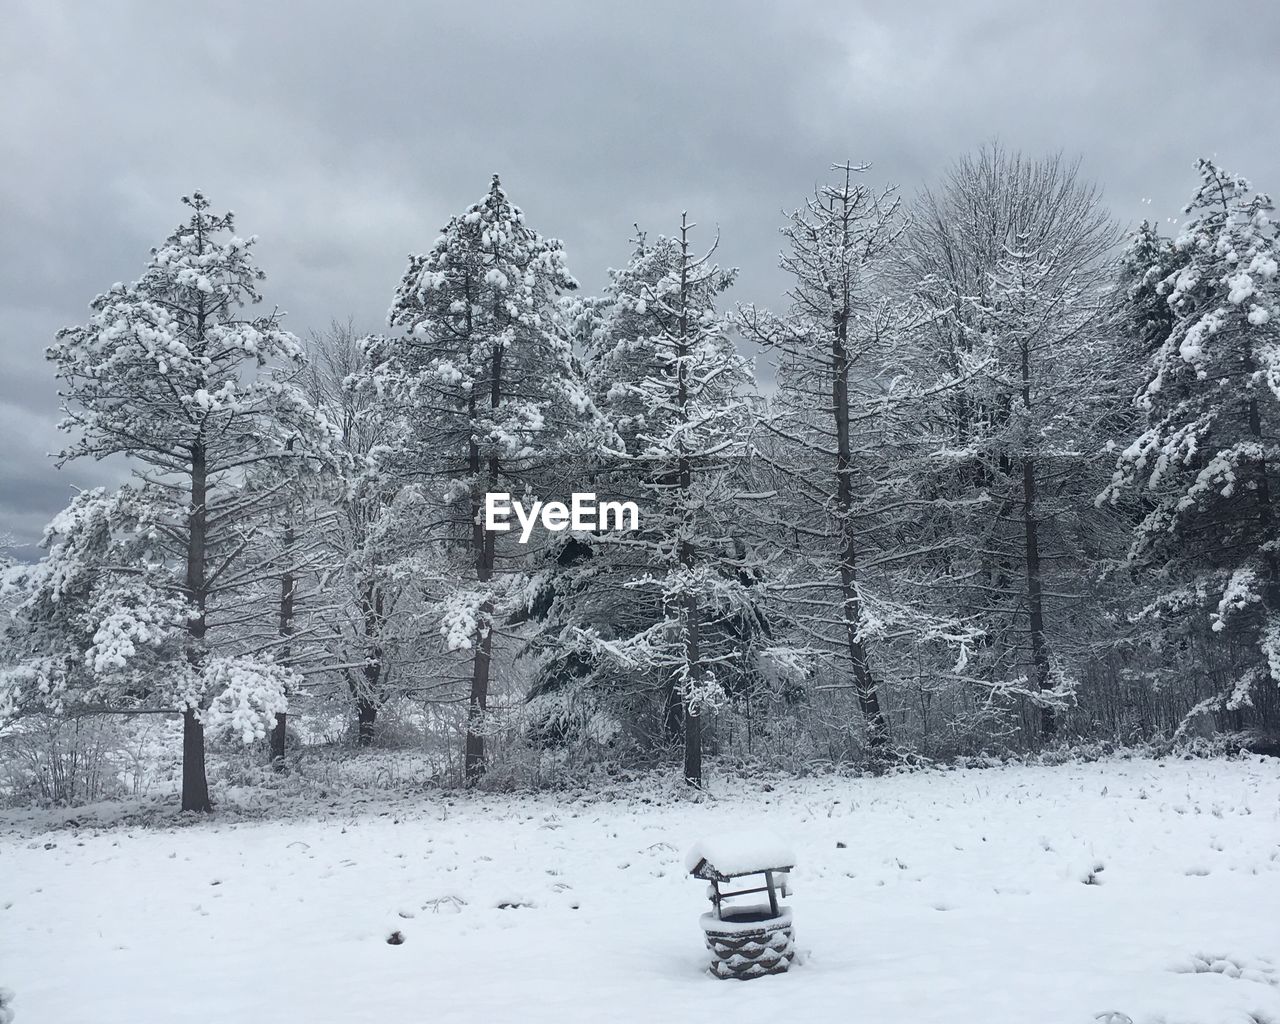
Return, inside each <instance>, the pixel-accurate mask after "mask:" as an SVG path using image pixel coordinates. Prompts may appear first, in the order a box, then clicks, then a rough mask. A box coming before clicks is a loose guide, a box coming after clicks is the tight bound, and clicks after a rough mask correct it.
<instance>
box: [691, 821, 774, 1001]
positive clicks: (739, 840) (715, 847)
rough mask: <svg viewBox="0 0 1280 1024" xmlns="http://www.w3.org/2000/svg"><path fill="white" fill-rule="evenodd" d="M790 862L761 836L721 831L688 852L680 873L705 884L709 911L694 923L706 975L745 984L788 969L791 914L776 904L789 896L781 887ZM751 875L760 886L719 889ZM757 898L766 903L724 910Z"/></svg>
mask: <svg viewBox="0 0 1280 1024" xmlns="http://www.w3.org/2000/svg"><path fill="white" fill-rule="evenodd" d="M795 862H796V858H795V854H794V853H793V852H792V850H791V847H790V846H788V845H787V844H786V843H784V842H783V841H782V840H780V839H779V838H778V837H777V836H774V835H771V834H769V833H767V832H758V831H740V832H724V833H721V834H719V835H718V836H715V837H712V838H709V839H701V840H699V841H698V842H696V843H694V844H693V846H692V847H690V849H689V852H688V853H687V854H686V855H685V861H684V866H685V870H686V871H688V872H689V873H690V874H691V875H692V876H693V877H694V878H701V879H704V880H705V881H707V882H710V883H711V884H710V885H709V886H708V887H707V897H708V898H709V899H710V900H711V904H712V907H713V909H712V910H711V911H710V912H708V913H706V914H703V915H702V917H701V919H700V923H701V925H702V932H703V935H704V936H705V937H706V942H707V948H708V949H710V950H711V954H712V959H711V967H710V970H711V973H712V974H714V975H715V976H716V977H717V978H736V979H738V980H741V981H746V980H747V979H749V978H758V977H761V976H763V975H766V974H782V973H783V972H785V971H786V970H787V969H788V968H790V966H791V963H792V961H793V960H794V959H795V929H794V928H793V926H792V917H791V909H790V908H789V907H786V906H783V905H782V904H781V903H780V902H779V900H780V899H781V898H783V897H786V896H788V895H790V890H789V888H788V884H787V883H788V878H789V873H790V871H791V869H792V868H793V867H795ZM754 875H759V876H761V878H762V879H763V883H764V884H763V885H755V886H752V885H750V882H749V881H748V882H747V883H746V887H745V888H739V889H722V888H721V885H724V884H732V883H734V881H735V880H736V879H739V878H747V879H750V876H754ZM759 893H765V894H767V898H768V902H766V903H760V902H754V903H748V904H732V905H726V904H727V903H728V901H731V900H735V899H739V898H741V897H744V896H750V895H755V894H759Z"/></svg>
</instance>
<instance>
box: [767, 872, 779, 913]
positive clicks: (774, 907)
mask: <svg viewBox="0 0 1280 1024" xmlns="http://www.w3.org/2000/svg"><path fill="white" fill-rule="evenodd" d="M764 884H765V886H766V887H767V888H768V889H769V913H770V914H771V915H773V916H774V917H777V916H778V894H777V892H775V891H774V888H773V872H772V871H766V872H765V873H764Z"/></svg>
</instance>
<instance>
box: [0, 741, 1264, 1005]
mask: <svg viewBox="0 0 1280 1024" xmlns="http://www.w3.org/2000/svg"><path fill="white" fill-rule="evenodd" d="M1277 765H1278V763H1277V762H1276V761H1274V760H1264V759H1255V760H1240V761H1231V762H1226V761H1185V762H1184V761H1172V762H1163V763H1162V762H1151V761H1117V762H1107V763H1097V764H1088V765H1065V766H1062V767H1057V768H1026V767H1007V768H993V769H986V770H964V771H954V772H922V773H918V774H913V775H901V776H893V777H888V778H882V779H870V778H868V779H853V780H849V779H809V780H799V781H795V782H778V783H774V784H773V786H772V787H771V788H770V789H769V790H768V791H764V792H761V791H760V790H759V787H758V786H757V787H753V786H751V785H748V784H746V783H740V782H733V783H729V782H727V781H724V780H721V781H719V782H714V781H713V783H712V793H711V798H710V799H707V800H704V801H701V802H693V801H688V800H678V799H669V798H667V799H663V798H662V797H661V796H660V795H658V794H656V793H655V792H654V791H653V790H652V788H648V789H644V788H639V787H638V788H636V789H634V790H632V791H629V792H625V791H624V793H623V795H622V796H621V797H619V798H617V799H613V800H610V801H600V800H592V799H585V798H572V797H564V796H561V797H553V796H539V797H513V798H500V797H495V796H474V797H458V796H449V795H447V794H434V795H421V794H417V795H414V796H412V797H410V796H407V795H406V796H401V797H394V796H379V797H378V798H376V799H373V800H359V799H355V798H340V799H329V800H326V801H323V802H321V804H320V806H318V807H316V808H314V810H313V811H312V812H310V813H307V814H300V813H297V812H296V811H295V812H292V813H291V814H290V816H289V817H287V818H286V819H285V820H254V819H251V818H246V817H244V816H243V815H240V816H236V815H234V814H224V815H223V816H222V817H221V818H219V817H217V816H215V817H214V818H213V819H211V820H208V821H198V822H194V823H186V822H183V823H175V821H174V819H173V818H172V817H170V818H168V819H165V820H161V821H159V822H154V821H153V822H151V823H146V824H128V823H120V824H116V825H110V826H103V825H101V824H97V825H87V824H84V823H82V824H79V825H68V824H67V823H66V818H67V814H66V813H65V812H64V813H63V814H62V815H61V816H60V818H59V820H60V821H61V824H60V825H59V827H57V828H54V829H49V828H48V826H49V824H50V821H51V820H54V819H52V818H50V817H49V816H43V815H33V814H30V813H10V814H9V815H8V816H6V817H4V818H0V908H3V909H0V985H3V986H7V987H9V988H12V989H14V990H15V991H16V993H17V998H16V1001H15V1004H14V1010H15V1011H16V1022H17V1024H88V1022H93V1024H152V1022H157V1024H161V1022H162V1024H181V1022H187V1021H199V1022H201V1024H208V1022H214V1021H235V1022H258V1021H267V1020H275V1021H281V1022H299V1024H323V1022H335V1024H336V1022H342V1024H351V1022H353V1021H378V1022H385V1024H395V1022H416V1021H433V1022H434V1021H455V1020H456V1021H464V1020H466V1021H479V1022H486V1024H490V1022H492V1024H505V1022H515V1021H529V1022H540V1021H556V1022H561V1024H563V1022H571V1021H593V1022H594V1021H644V1022H654V1021H711V1020H733V1021H769V1022H771V1024H772V1022H778V1021H786V1020H794V1021H841V1022H843V1021H868V1022H897V1021H902V1022H911V1024H924V1022H930V1021H939V1022H942V1021H945V1022H951V1024H955V1022H961V1024H964V1022H983V1024H986V1022H1009V1024H1054V1022H1064V1024H1066V1022H1070V1024H1087V1022H1092V1021H1094V1020H1095V1019H1097V1018H1098V1017H1099V1015H1103V1019H1104V1020H1105V1019H1107V1018H1106V1016H1105V1015H1106V1014H1107V1013H1109V1012H1114V1013H1115V1014H1116V1016H1114V1017H1113V1018H1112V1020H1113V1021H1115V1022H1121V1021H1124V1020H1125V1018H1124V1017H1122V1016H1119V1014H1127V1015H1128V1017H1129V1018H1131V1019H1132V1020H1133V1021H1134V1022H1135V1024H1155V1022H1163V1024H1219V1022H1221V1024H1245V1022H1258V1024H1261V1022H1267V1024H1277V1022H1280V811H1278V808H1280V768H1278V766H1277ZM73 816H74V815H73ZM81 820H82V822H83V820H84V819H83V816H82V817H81ZM744 827H746V828H763V829H768V830H771V831H772V832H774V833H776V834H777V835H779V836H780V837H781V838H782V839H783V840H784V841H785V842H786V843H788V844H790V845H791V846H792V847H793V848H794V850H795V853H796V856H797V866H796V870H795V872H794V873H793V875H792V879H791V880H792V887H793V888H794V889H795V895H794V896H793V897H791V898H790V900H789V901H788V903H789V905H790V906H791V907H792V909H793V911H794V914H795V926H796V937H797V944H798V947H799V949H800V950H801V959H802V963H801V964H800V965H798V966H797V967H795V968H794V969H793V970H792V971H791V973H789V974H787V975H783V976H777V977H766V978H761V979H759V980H755V981H750V982H745V983H744V982H727V981H717V980H715V979H713V978H711V977H710V976H709V975H708V974H707V973H706V971H705V966H706V953H705V950H704V949H703V947H702V935H701V932H700V930H699V927H698V916H699V914H701V913H702V912H703V911H704V910H705V909H706V902H705V899H704V893H703V891H704V883H701V882H698V881H694V880H692V879H689V878H688V877H686V876H685V875H684V871H683V865H682V860H683V853H684V852H685V850H686V848H687V846H688V845H689V844H690V843H691V842H692V841H693V840H694V839H696V838H698V837H700V836H705V835H709V834H714V833H715V832H717V831H718V830H720V829H730V828H733V829H740V828H744ZM396 931H398V932H400V933H401V934H402V936H403V942H402V943H400V944H397V945H392V944H388V942H387V938H388V936H390V935H391V934H392V933H393V932H396Z"/></svg>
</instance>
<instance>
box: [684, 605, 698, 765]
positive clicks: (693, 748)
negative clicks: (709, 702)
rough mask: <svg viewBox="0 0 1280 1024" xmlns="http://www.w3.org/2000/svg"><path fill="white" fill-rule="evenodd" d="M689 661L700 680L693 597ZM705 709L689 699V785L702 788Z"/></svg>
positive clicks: (686, 714) (686, 757)
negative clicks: (703, 713) (703, 711)
mask: <svg viewBox="0 0 1280 1024" xmlns="http://www.w3.org/2000/svg"><path fill="white" fill-rule="evenodd" d="M685 616H686V620H685V664H686V665H687V666H689V671H690V679H689V682H690V683H691V684H692V683H694V682H697V678H696V677H695V676H694V675H693V673H694V672H697V671H699V669H700V666H701V659H702V656H701V654H700V653H699V650H698V644H699V639H700V638H699V633H700V627H701V623H700V621H699V620H700V613H699V609H698V599H697V598H696V597H693V596H690V597H688V598H687V599H686V601H685ZM701 711H702V709H701V708H699V707H698V706H697V704H695V703H694V702H692V701H688V700H686V701H685V707H684V781H685V782H687V783H688V784H689V785H691V786H693V787H695V788H697V789H701V788H702V713H701Z"/></svg>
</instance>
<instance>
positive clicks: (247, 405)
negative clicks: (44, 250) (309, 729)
mask: <svg viewBox="0 0 1280 1024" xmlns="http://www.w3.org/2000/svg"><path fill="white" fill-rule="evenodd" d="M183 201H184V203H185V204H186V205H187V206H188V207H189V208H190V210H191V216H190V219H189V220H187V221H186V222H185V223H184V224H182V225H181V226H180V227H179V228H178V229H177V230H176V231H175V232H174V233H173V234H172V235H170V236H169V238H168V239H166V241H165V242H164V243H163V244H162V245H160V246H159V247H158V248H156V249H154V250H153V251H152V254H151V258H150V260H149V261H148V263H147V266H146V269H145V270H144V272H143V275H142V277H141V278H139V279H138V280H137V281H136V282H134V283H133V284H130V285H123V284H117V285H114V286H113V287H112V288H111V289H110V290H109V291H108V292H106V293H105V294H103V295H100V296H99V297H98V298H97V299H95V300H94V302H93V304H92V307H91V309H92V315H91V317H90V319H89V320H88V322H87V323H86V324H85V325H84V326H80V327H70V328H66V329H65V330H63V331H61V332H60V333H59V335H58V341H57V343H56V344H55V345H53V346H52V347H51V348H50V349H49V353H48V355H49V358H50V359H51V360H52V361H53V362H54V363H55V364H56V366H57V373H58V377H59V379H60V380H61V382H62V391H61V394H62V396H63V400H64V403H65V410H66V413H67V418H66V419H65V420H64V422H63V424H62V426H63V428H64V429H65V430H67V431H69V432H70V433H72V434H73V435H75V438H74V440H73V441H72V442H71V443H70V444H69V445H68V447H67V448H66V449H65V450H64V451H63V452H62V455H61V458H62V460H63V461H66V460H67V459H73V458H81V457H86V456H91V457H93V458H105V457H107V456H110V455H118V454H123V455H125V456H127V457H129V459H130V460H131V461H132V463H133V465H134V467H135V475H136V476H137V477H138V478H139V479H140V480H141V481H143V482H144V484H145V488H146V494H147V497H148V500H149V501H150V502H151V504H152V509H153V514H152V515H151V516H150V517H149V519H148V521H149V523H150V529H151V530H153V531H154V536H155V541H156V545H157V549H158V550H159V551H160V552H162V554H161V555H160V556H159V560H160V563H161V564H162V565H163V566H164V567H165V570H166V571H167V572H168V573H169V578H168V581H167V583H166V590H165V593H166V594H172V595H178V596H180V597H181V599H182V600H184V601H185V602H186V604H187V606H188V610H187V617H186V621H185V634H186V635H185V642H184V656H185V658H186V660H187V663H188V665H189V668H190V673H189V675H190V678H191V679H192V680H197V681H198V682H199V685H198V686H195V685H193V686H192V687H191V688H188V689H186V690H185V691H184V692H182V693H180V694H179V695H178V696H179V697H180V700H179V701H178V703H177V705H176V706H177V709H178V710H180V711H181V712H182V714H183V734H184V742H183V779H182V806H183V809H184V810H196V811H207V810H209V809H211V807H212V803H211V801H210V799H209V792H208V783H207V780H206V777H205V769H204V723H205V721H206V720H207V719H208V717H209V716H210V715H211V714H212V713H213V712H214V710H215V709H216V708H217V707H220V706H221V705H222V703H224V702H225V700H226V699H227V695H228V694H230V695H231V696H232V697H234V698H235V699H237V700H246V701H249V702H250V703H254V702H255V700H256V699H255V698H253V696H252V695H251V694H250V693H249V692H248V691H247V690H246V687H249V686H251V685H252V684H253V682H254V680H255V679H257V680H258V681H260V682H263V683H264V685H267V686H268V688H269V689H270V688H271V687H275V685H276V681H277V676H276V675H275V674H273V671H271V670H268V669H266V668H264V669H263V671H262V673H261V675H260V676H255V675H254V674H253V672H252V671H241V670H236V671H234V672H233V671H230V670H229V669H228V668H227V665H226V664H224V663H223V662H222V661H220V656H219V652H218V650H217V646H216V644H215V640H216V639H217V638H218V635H219V631H220V629H222V631H223V632H224V633H226V634H227V635H228V636H229V635H230V634H231V633H233V632H234V631H233V630H231V629H230V628H228V627H229V626H230V624H231V623H232V622H234V620H235V618H236V616H237V608H236V604H235V601H234V600H232V597H233V596H234V595H236V594H238V593H243V592H244V591H245V589H246V588H250V587H253V586H255V585H258V584H261V583H262V582H263V581H264V580H266V579H270V578H278V569H279V566H278V564H277V563H273V562H272V561H270V560H268V561H267V562H263V561H261V560H259V559H256V558H250V557H248V553H250V552H253V551H254V550H255V538H257V537H258V536H259V533H260V531H261V530H262V529H263V525H264V523H265V522H266V519H267V516H268V514H269V513H270V512H271V510H272V509H273V508H275V507H276V506H277V504H278V502H279V498H280V492H279V489H278V488H277V487H275V486H270V485H268V486H255V485H252V480H253V479H254V478H255V477H256V478H258V479H261V477H262V472H261V471H262V470H263V469H264V468H265V467H267V466H268V465H273V464H274V465H280V466H283V465H285V464H290V463H299V462H302V461H312V462H322V461H324V460H326V459H327V458H328V454H329V453H328V446H329V441H330V430H329V426H328V424H327V423H326V421H325V420H324V419H323V417H321V416H319V415H318V414H317V413H316V411H315V410H314V409H313V408H312V406H311V405H310V404H309V403H308V402H307V401H306V399H305V397H304V396H303V394H302V392H301V391H300V390H299V389H298V388H297V387H296V386H294V385H293V384H292V383H290V382H289V381H287V380H284V379H281V378H280V376H279V374H278V373H277V372H276V371H277V369H278V368H279V367H282V366H290V365H291V366H294V367H296V366H298V365H300V363H301V362H302V359H303V353H302V348H301V346H300V345H299V343H298V341H297V339H296V338H294V337H293V335H291V334H289V333H288V332H287V331H285V330H284V329H283V328H281V326H280V323H279V321H280V316H279V314H278V313H277V312H273V313H271V314H268V315H265V316H248V315H246V314H245V313H244V312H243V307H245V306H246V305H247V304H252V303H256V302H258V301H259V300H260V295H259V292H258V287H259V282H261V281H262V279H263V277H264V274H263V272H262V271H261V270H260V269H259V268H258V267H257V265H256V263H255V261H254V258H253V248H254V239H253V238H241V237H239V236H237V235H236V234H235V233H234V231H233V223H232V218H231V215H230V214H225V215H218V214H215V213H213V212H211V210H210V207H209V202H208V200H207V199H205V197H204V196H202V195H201V194H200V193H195V194H193V195H192V196H190V197H188V198H184V200H183ZM270 702H271V701H270V700H267V701H265V702H257V703H270ZM274 710H279V709H278V708H276V709H274ZM274 710H273V712H272V713H273V714H274Z"/></svg>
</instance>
